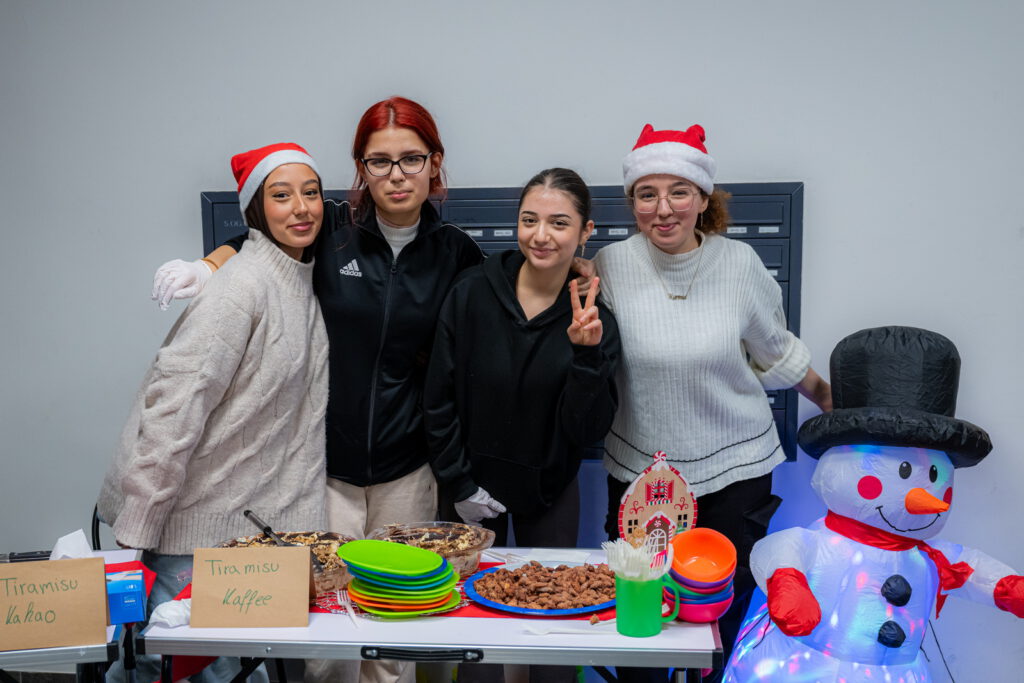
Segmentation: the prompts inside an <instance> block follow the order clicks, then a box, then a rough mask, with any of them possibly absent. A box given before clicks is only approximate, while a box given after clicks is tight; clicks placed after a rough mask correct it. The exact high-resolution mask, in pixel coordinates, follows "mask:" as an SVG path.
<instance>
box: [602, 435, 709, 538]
mask: <svg viewBox="0 0 1024 683" xmlns="http://www.w3.org/2000/svg"><path fill="white" fill-rule="evenodd" d="M667 459H668V455H667V454H666V453H665V452H664V451H658V452H657V453H655V454H654V462H653V463H651V466H650V467H648V468H647V469H645V470H644V471H643V472H641V473H640V475H639V476H638V477H637V478H636V479H634V480H633V483H632V484H630V485H629V488H627V489H626V492H625V493H624V494H623V496H622V504H621V505H620V506H619V536H621V537H622V538H624V539H626V540H627V541H629V542H630V543H631V544H633V545H634V546H640V545H641V544H643V543H645V542H647V540H648V538H650V543H652V544H654V547H655V548H656V549H657V550H658V551H661V550H664V549H665V548H666V547H668V544H669V541H671V540H672V537H673V536H675V535H676V534H678V533H679V532H681V531H686V530H687V529H689V528H690V527H692V526H693V525H694V524H696V523H697V499H696V497H695V496H694V495H693V493H692V492H691V491H690V487H689V486H688V485H687V483H686V480H685V479H683V475H681V474H679V472H678V470H676V469H675V468H674V467H672V466H671V465H669V464H668V462H667Z"/></svg>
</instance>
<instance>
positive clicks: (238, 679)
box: [231, 657, 263, 683]
mask: <svg viewBox="0 0 1024 683" xmlns="http://www.w3.org/2000/svg"><path fill="white" fill-rule="evenodd" d="M241 662H242V670H241V671H239V672H238V673H237V674H235V677H234V678H232V679H231V683H245V680H246V679H247V678H249V676H250V675H251V674H252V672H253V671H255V670H256V669H258V668H259V666H260V664H262V663H263V659H262V658H255V659H250V658H249V657H242V659H241Z"/></svg>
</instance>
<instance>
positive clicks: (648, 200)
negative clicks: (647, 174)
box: [633, 187, 700, 213]
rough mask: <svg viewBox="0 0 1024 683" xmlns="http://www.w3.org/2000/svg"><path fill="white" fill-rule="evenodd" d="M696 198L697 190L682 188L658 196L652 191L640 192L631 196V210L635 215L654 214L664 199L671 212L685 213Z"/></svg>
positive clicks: (698, 193) (698, 194)
mask: <svg viewBox="0 0 1024 683" xmlns="http://www.w3.org/2000/svg"><path fill="white" fill-rule="evenodd" d="M698 196H700V192H699V191H698V190H694V189H691V188H683V187H681V188H679V189H676V190H672V191H671V192H669V193H668V195H659V194H657V193H656V192H654V191H652V190H640V191H639V192H637V193H636V194H634V195H633V208H635V209H636V212H637V213H654V212H655V211H657V210H658V205H659V204H661V200H662V199H666V200H668V205H669V206H670V207H672V210H673V211H686V210H688V209H690V208H691V207H693V204H694V202H695V201H696V199H697V197H698Z"/></svg>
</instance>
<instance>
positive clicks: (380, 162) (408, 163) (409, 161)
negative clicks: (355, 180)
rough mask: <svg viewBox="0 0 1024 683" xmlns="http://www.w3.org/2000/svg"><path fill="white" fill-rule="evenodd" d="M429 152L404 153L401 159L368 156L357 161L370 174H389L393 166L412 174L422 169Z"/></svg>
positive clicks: (379, 175) (378, 175)
mask: <svg viewBox="0 0 1024 683" xmlns="http://www.w3.org/2000/svg"><path fill="white" fill-rule="evenodd" d="M431 154H433V152H430V154H406V155H405V156H404V157H402V158H401V159H388V158H386V157H370V158H368V159H360V160H359V161H360V162H361V163H362V164H363V168H365V169H366V172H367V173H369V174H370V175H372V176H377V177H381V176H386V175H391V171H393V170H394V169H395V166H398V168H400V169H402V173H406V174H409V175H413V174H416V173H419V172H420V171H422V170H423V168H424V167H425V166H426V165H427V159H429V158H430V155H431Z"/></svg>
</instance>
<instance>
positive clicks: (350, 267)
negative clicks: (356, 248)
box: [338, 259, 363, 277]
mask: <svg viewBox="0 0 1024 683" xmlns="http://www.w3.org/2000/svg"><path fill="white" fill-rule="evenodd" d="M338 272H339V273H341V274H342V275H351V276H352V277H362V276H363V271H361V270H359V264H358V263H356V260H355V259H352V260H351V261H349V262H348V263H346V264H345V265H344V266H342V267H341V268H340V269H339V270H338Z"/></svg>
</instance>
